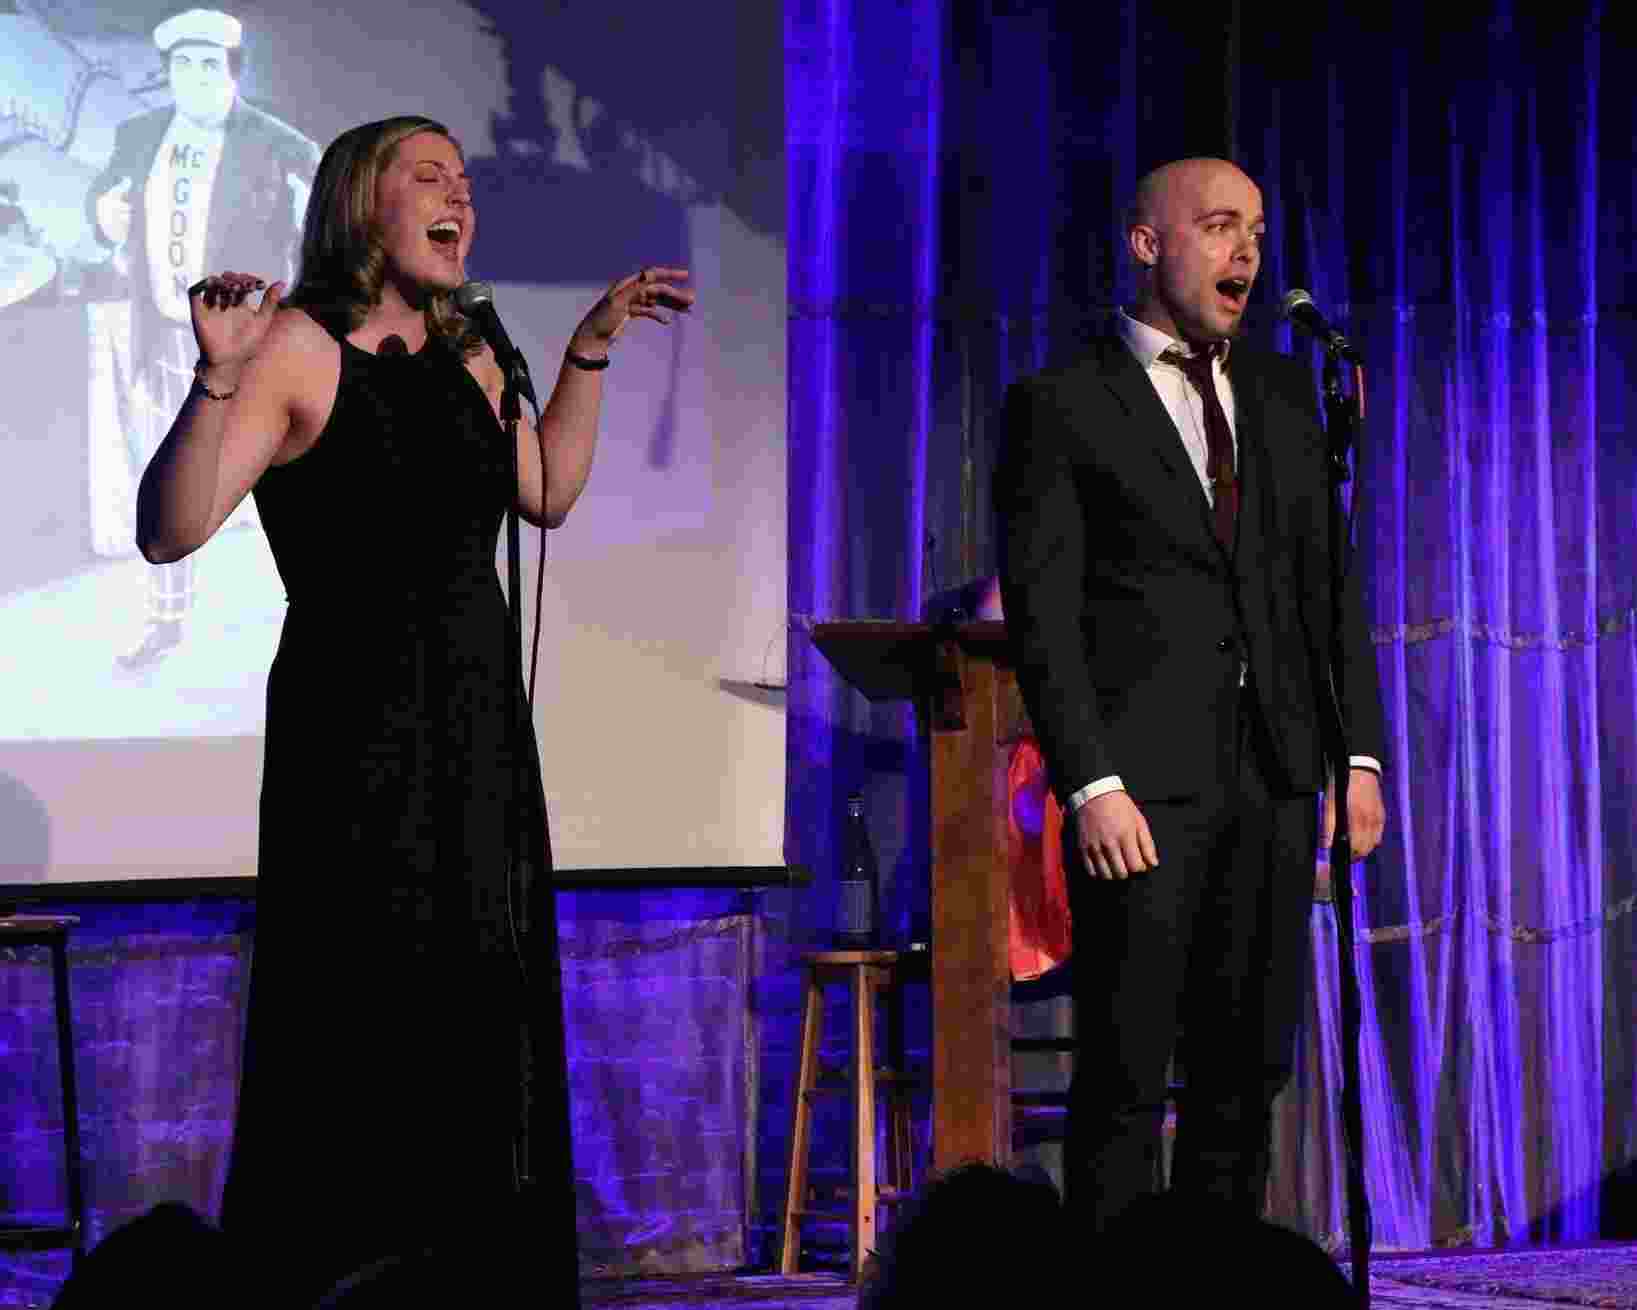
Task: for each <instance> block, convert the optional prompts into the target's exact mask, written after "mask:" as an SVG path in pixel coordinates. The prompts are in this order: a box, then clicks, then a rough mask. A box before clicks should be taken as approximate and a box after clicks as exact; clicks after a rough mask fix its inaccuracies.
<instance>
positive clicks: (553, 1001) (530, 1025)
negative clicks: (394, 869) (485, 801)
mask: <svg viewBox="0 0 1637 1310" xmlns="http://www.w3.org/2000/svg"><path fill="white" fill-rule="evenodd" d="M496 362H497V363H498V364H499V365H500V371H501V373H502V375H503V376H504V378H505V381H504V384H503V386H502V388H501V392H500V426H501V430H502V431H503V432H504V433H505V434H506V440H507V444H508V448H509V450H510V452H511V468H512V479H511V496H510V500H509V504H508V505H507V508H506V693H505V702H506V704H508V705H512V706H513V708H512V710H511V718H510V726H509V728H508V731H507V737H508V743H507V744H508V748H509V750H510V754H511V760H512V802H511V804H510V805H508V806H507V807H506V853H507V864H506V915H507V918H508V920H509V922H508V924H507V928H508V931H509V932H510V934H511V940H512V948H513V950H515V951H516V952H517V954H518V958H517V967H518V972H519V974H520V979H519V990H520V992H521V996H522V1005H523V1006H524V1009H525V1014H524V1021H523V1024H522V1033H521V1034H520V1040H521V1045H522V1049H521V1050H520V1051H519V1052H518V1066H519V1067H518V1077H519V1098H518V1099H519V1106H518V1111H519V1112H518V1120H517V1138H516V1141H517V1147H516V1155H515V1158H514V1170H513V1173H514V1178H515V1182H516V1185H517V1193H518V1198H517V1199H518V1204H519V1207H520V1213H519V1215H518V1217H517V1219H516V1220H515V1221H514V1222H516V1223H517V1225H518V1228H517V1230H516V1231H517V1232H518V1233H522V1232H524V1231H526V1230H525V1229H524V1228H523V1226H522V1225H523V1223H524V1220H525V1217H527V1218H528V1219H529V1220H530V1221H532V1219H533V1215H532V1213H531V1211H530V1208H529V1206H528V1205H527V1204H526V1202H527V1200H528V1199H529V1197H530V1194H531V1193H532V1194H533V1195H534V1196H540V1197H544V1198H545V1201H546V1204H545V1206H544V1208H543V1211H544V1213H543V1217H544V1218H545V1220H546V1222H547V1223H553V1222H555V1223H559V1224H560V1223H564V1222H565V1217H564V1214H563V1206H564V1204H566V1205H567V1213H568V1218H569V1219H572V1217H573V1214H574V1155H573V1136H572V1132H571V1129H570V1124H569V1114H568V1050H567V1044H566V1040H565V1034H564V1030H563V998H562V992H563V987H562V965H561V962H560V960H559V956H558V949H557V898H556V895H555V893H554V892H553V890H552V888H551V886H550V884H549V883H547V884H545V885H544V886H538V885H537V886H532V887H531V882H539V881H541V879H540V873H541V871H540V870H539V869H538V868H530V867H529V866H528V865H527V864H526V863H525V859H524V855H525V852H524V849H523V816H524V815H525V814H532V812H533V807H532V806H531V805H530V803H529V801H530V797H529V791H530V789H531V787H532V785H533V776H534V775H533V770H532V769H530V768H529V767H528V763H527V759H528V753H529V751H530V750H531V749H532V745H531V742H530V740H529V734H528V732H527V731H526V730H525V728H524V723H523V718H524V716H525V715H527V714H528V713H529V712H530V706H529V703H528V699H527V697H526V696H524V697H523V698H522V704H521V706H517V705H514V704H513V701H514V697H516V696H517V695H518V693H520V692H521V691H522V688H523V565H522V558H521V538H522V529H521V527H520V525H519V522H518V512H517V497H518V490H519V488H520V487H521V486H522V480H521V477H522V470H521V469H520V468H519V465H518V455H517V427H518V424H519V423H520V422H521V421H522V418H523V387H524V383H523V378H524V376H525V365H524V362H523V356H522V354H521V353H520V352H517V351H513V352H512V354H511V355H510V356H509V357H508V358H505V359H499V358H497V359H496ZM531 875H532V876H531ZM536 899H538V903H535V902H536ZM536 945H539V946H541V947H542V948H543V949H541V950H539V951H537V952H532V953H531V951H532V948H533V947H535V946H536ZM531 964H532V965H533V970H535V971H539V970H543V971H545V976H544V977H540V976H539V974H537V973H534V972H533V971H531V968H530V965H531ZM531 977H536V978H538V979H539V984H540V985H533V984H531V981H530V979H531ZM537 1002H538V1003H537ZM548 1006H555V1007H556V1012H555V1014H552V1015H550V1016H549V1019H548V1021H547V1022H546V1024H545V1031H546V1032H548V1033H550V1034H551V1037H550V1040H548V1041H547V1042H545V1043H541V1042H540V1041H539V1036H540V1026H539V1025H537V1024H536V1023H535V1022H534V1020H535V1019H536V1018H537V1017H540V1015H542V1014H544V1012H545V1010H546V1008H547V1007H548ZM547 1064H549V1068H547V1070H546V1076H548V1077H553V1078H556V1079H557V1081H558V1085H559V1086H560V1087H561V1088H562V1093H563V1094H562V1097H561V1098H560V1099H561V1113H560V1115H559V1120H560V1122H558V1123H557V1124H554V1125H541V1124H537V1123H536V1122H535V1119H536V1110H535V1099H536V1098H535V1095H534V1084H535V1080H536V1078H537V1077H538V1076H539V1070H540V1067H541V1066H542V1065H547ZM537 1134H538V1136H539V1137H540V1138H542V1139H543V1140H541V1141H540V1142H538V1143H537V1142H536V1141H535V1137H536V1135H537ZM537 1145H538V1146H541V1147H543V1148H544V1149H545V1155H546V1158H545V1159H543V1160H542V1161H541V1163H542V1164H544V1165H545V1166H546V1169H547V1170H548V1175H549V1176H547V1177H546V1178H544V1179H543V1180H542V1178H541V1177H540V1176H539V1175H538V1174H537V1173H536V1171H535V1159H534V1154H535V1152H534V1148H535V1147H536V1146H537ZM553 1148H555V1149H553ZM553 1157H555V1158H553ZM542 1181H543V1182H544V1187H542ZM553 1196H555V1197H556V1198H557V1199H556V1201H552V1200H551V1198H552V1197H553ZM531 1226H532V1223H531ZM579 1243H580V1239H579V1225H578V1224H577V1223H576V1224H575V1225H574V1226H573V1228H571V1229H570V1230H569V1238H568V1243H567V1249H566V1250H565V1252H564V1261H565V1263H566V1265H567V1274H566V1280H565V1281H566V1282H567V1286H566V1287H560V1288H559V1289H558V1293H557V1296H556V1297H555V1298H550V1299H553V1302H554V1303H556V1304H561V1305H563V1306H564V1307H566V1310H580V1277H579Z"/></svg>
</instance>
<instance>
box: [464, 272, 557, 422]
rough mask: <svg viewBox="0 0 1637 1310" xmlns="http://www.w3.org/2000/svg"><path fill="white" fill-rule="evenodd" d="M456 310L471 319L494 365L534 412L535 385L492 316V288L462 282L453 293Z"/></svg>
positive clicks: (493, 305) (496, 320)
mask: <svg viewBox="0 0 1637 1310" xmlns="http://www.w3.org/2000/svg"><path fill="white" fill-rule="evenodd" d="M455 308H457V309H458V310H460V312H461V313H462V314H464V315H466V317H467V318H469V319H471V320H472V322H473V323H474V324H476V326H477V330H478V331H479V332H480V333H481V334H482V336H483V339H484V340H485V341H487V342H488V343H489V349H490V350H492V351H494V353H495V362H496V363H498V364H499V365H500V367H501V368H502V369H503V370H504V371H505V372H506V373H507V374H508V375H509V376H510V377H511V379H512V383H513V385H514V386H516V388H517V390H518V393H519V394H520V395H522V396H523V397H524V398H525V399H526V400H527V401H528V402H529V404H530V405H533V406H534V408H535V409H537V410H538V409H539V408H540V403H539V402H538V401H537V400H535V398H534V383H533V381H532V380H530V378H529V366H528V362H527V361H526V360H525V359H524V358H523V352H522V351H521V350H519V349H518V348H517V347H516V346H514V345H512V339H511V338H510V337H509V336H507V335H506V329H505V328H504V327H503V326H502V325H501V322H500V315H499V314H497V313H495V289H494V288H493V287H492V286H490V285H489V284H488V283H487V282H462V283H461V284H460V286H459V287H458V288H456V290H455Z"/></svg>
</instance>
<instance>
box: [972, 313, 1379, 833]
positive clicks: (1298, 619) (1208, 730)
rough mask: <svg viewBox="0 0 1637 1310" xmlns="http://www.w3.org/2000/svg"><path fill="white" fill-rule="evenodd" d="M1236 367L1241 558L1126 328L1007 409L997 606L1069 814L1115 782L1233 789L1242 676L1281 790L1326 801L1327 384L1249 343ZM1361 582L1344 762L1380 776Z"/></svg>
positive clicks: (1348, 665) (1036, 381) (1013, 392)
mask: <svg viewBox="0 0 1637 1310" xmlns="http://www.w3.org/2000/svg"><path fill="white" fill-rule="evenodd" d="M1227 367H1228V376H1229V378H1230V380H1231V383H1232V386H1233V394H1234V411H1235V430H1236V435H1237V439H1238V447H1239V458H1238V466H1239V476H1240V509H1239V519H1238V525H1237V529H1236V540H1235V549H1234V552H1233V555H1232V557H1231V558H1230V557H1229V554H1228V553H1227V552H1226V551H1225V550H1223V548H1222V547H1221V546H1220V545H1219V544H1218V542H1217V540H1216V537H1215V535H1214V534H1213V531H1212V527H1211V519H1210V512H1209V506H1208V503H1207V501H1206V498H1205V493H1204V491H1203V489H1202V488H1201V486H1200V482H1199V478H1198V475H1197V474H1196V473H1195V471H1194V467H1193V465H1192V463H1191V462H1190V460H1189V458H1188V453H1187V451H1186V449H1185V448H1184V446H1183V444H1182V438H1181V437H1180V435H1179V434H1178V432H1177V428H1176V425H1175V423H1173V422H1172V420H1171V417H1170V415H1169V414H1168V413H1167V412H1166V409H1165V407H1164V405H1163V404H1162V403H1161V401H1160V399H1159V396H1158V395H1157V394H1156V392H1155V390H1154V386H1153V383H1152V382H1151V381H1150V380H1149V378H1148V375H1147V373H1146V372H1145V371H1144V369H1143V367H1142V366H1141V365H1140V364H1139V363H1138V362H1137V360H1136V358H1135V356H1133V354H1132V353H1131V350H1130V348H1129V347H1128V346H1127V345H1126V344H1125V343H1124V341H1123V340H1121V338H1120V337H1119V336H1118V335H1117V334H1116V333H1115V331H1114V330H1113V328H1112V327H1110V328H1109V329H1108V330H1107V331H1106V333H1105V334H1104V335H1103V336H1101V337H1099V338H1098V339H1097V340H1096V341H1095V342H1094V344H1093V347H1092V349H1091V351H1090V352H1089V353H1088V354H1087V355H1086V356H1085V357H1083V358H1082V359H1081V360H1079V361H1078V362H1077V363H1075V364H1073V365H1071V366H1069V367H1067V368H1064V369H1061V370H1059V371H1056V372H1049V373H1044V374H1040V375H1038V376H1035V377H1032V378H1028V379H1024V380H1022V381H1019V382H1017V383H1015V384H1014V385H1013V386H1012V387H1011V388H1010V389H1009V391H1008V393H1007V397H1006V406H1005V412H1004V432H1003V443H1004V444H1003V449H1002V452H1001V458H1000V461H999V464H998V467H997V471H996V477H995V506H996V510H997V514H998V516H999V521H1000V528H1001V534H1000V550H1001V589H1002V599H1003V603H1004V605H1005V613H1006V625H1007V629H1008V632H1009V634H1010V637H1011V641H1012V646H1013V651H1014V655H1015V658H1016V661H1017V676H1018V683H1019V686H1020V689H1021V690H1022V692H1023V697H1024V703H1025V704H1026V706H1027V707H1028V710H1029V714H1030V716H1031V718H1032V720H1033V724H1034V729H1035V733H1036V735H1037V736H1038V738H1039V740H1040V743H1041V748H1042V750H1043V751H1044V753H1045V757H1046V765H1047V770H1048V773H1049V775H1050V777H1051V780H1052V785H1053V787H1054V789H1055V790H1056V791H1057V794H1058V797H1059V799H1060V800H1062V801H1063V802H1064V803H1065V804H1066V803H1067V801H1068V797H1069V795H1070V794H1072V793H1073V792H1074V791H1076V790H1077V789H1079V788H1080V787H1083V786H1085V785H1086V784H1087V783H1089V782H1093V781H1095V780H1097V779H1099V778H1104V777H1107V776H1109V775H1111V774H1118V775H1119V777H1120V778H1121V780H1122V781H1123V782H1124V784H1125V787H1126V790H1127V791H1128V792H1129V793H1130V794H1131V795H1132V797H1133V798H1134V799H1136V800H1138V801H1139V802H1141V801H1143V800H1157V799H1172V798H1176V799H1181V798H1186V797H1190V796H1196V795H1199V794H1200V793H1202V792H1203V791H1205V790H1206V789H1207V788H1208V787H1210V786H1211V785H1212V784H1213V783H1219V782H1221V781H1223V780H1222V779H1221V778H1220V777H1219V776H1217V775H1219V773H1220V770H1221V767H1222V763H1221V762H1222V760H1223V759H1224V758H1227V756H1226V755H1225V753H1224V751H1223V742H1222V735H1223V732H1224V731H1225V728H1224V723H1225V720H1224V715H1223V713H1222V706H1223V705H1224V703H1228V704H1232V703H1233V701H1234V688H1235V687H1236V686H1237V685H1238V682H1239V671H1240V668H1241V665H1242V664H1244V665H1248V668H1249V671H1250V681H1249V685H1250V686H1251V688H1253V689H1254V691H1255V693H1256V695H1257V696H1258V698H1259V700H1260V702H1261V704H1262V707H1263V709H1264V711H1265V715H1266V721H1267V725H1268V728H1269V730H1270V733H1271V737H1272V743H1273V748H1274V751H1275V753H1276V755H1277V763H1278V765H1279V767H1280V768H1281V769H1282V771H1283V775H1284V776H1283V778H1282V779H1281V778H1275V779H1273V780H1272V781H1273V783H1274V785H1275V786H1279V785H1281V784H1282V785H1283V786H1285V787H1287V788H1288V789H1289V790H1290V791H1291V792H1293V793H1300V792H1305V791H1316V790H1318V789H1319V788H1320V787H1321V786H1322V785H1323V779H1324V777H1325V765H1324V753H1323V731H1322V727H1321V724H1322V718H1321V702H1320V696H1321V694H1326V695H1327V694H1328V693H1327V692H1325V691H1324V689H1325V687H1326V683H1327V670H1328V668H1329V664H1330V661H1329V650H1330V629H1331V613H1332V607H1331V604H1330V572H1329V566H1328V558H1329V545H1328V540H1329V526H1328V494H1329V493H1328V486H1327V482H1326V470H1325V443H1324V434H1323V429H1322V427H1321V426H1320V423H1319V419H1318V414H1317V409H1316V406H1315V396H1314V390H1313V385H1312V375H1311V373H1310V371H1309V370H1308V369H1307V368H1306V366H1304V365H1303V364H1302V363H1300V362H1299V361H1297V360H1295V359H1292V358H1289V357H1287V356H1284V355H1278V354H1273V353H1270V352H1267V351H1259V350H1256V349H1254V348H1253V347H1251V346H1248V345H1246V344H1245V343H1243V342H1236V343H1235V344H1234V346H1233V348H1232V350H1231V352H1230V354H1229V357H1228V361H1227ZM1357 576H1358V571H1357V569H1356V568H1355V569H1354V570H1353V572H1352V574H1351V577H1350V580H1349V585H1348V586H1347V587H1346V590H1345V595H1344V604H1343V620H1342V631H1343V636H1344V641H1343V643H1342V650H1343V667H1342V672H1343V678H1342V683H1343V687H1344V693H1343V694H1344V698H1345V702H1346V704H1345V714H1346V721H1347V727H1348V736H1349V743H1348V749H1349V753H1350V754H1352V755H1370V756H1374V757H1375V758H1376V759H1378V760H1385V758H1386V756H1385V740H1384V730H1383V725H1382V714H1381V699H1380V691H1379V687H1378V683H1377V678H1376V668H1375V660H1374V657H1373V654H1372V651H1371V648H1370V643H1369V635H1368V632H1367V630H1366V628H1365V625H1364V616H1363V608H1362V604H1361V602H1360V598H1359V590H1358V584H1357ZM1228 722H1230V723H1231V722H1232V719H1231V716H1230V718H1229V719H1228ZM1226 730H1227V731H1232V730H1233V729H1232V728H1231V727H1229V728H1227V729H1226Z"/></svg>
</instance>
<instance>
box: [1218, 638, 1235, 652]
mask: <svg viewBox="0 0 1637 1310" xmlns="http://www.w3.org/2000/svg"><path fill="white" fill-rule="evenodd" d="M1216 648H1217V649H1218V650H1219V651H1221V652H1222V653H1223V654H1224V655H1226V654H1227V653H1228V652H1229V651H1230V650H1232V649H1233V638H1232V637H1224V638H1222V640H1221V641H1219V642H1217V643H1216Z"/></svg>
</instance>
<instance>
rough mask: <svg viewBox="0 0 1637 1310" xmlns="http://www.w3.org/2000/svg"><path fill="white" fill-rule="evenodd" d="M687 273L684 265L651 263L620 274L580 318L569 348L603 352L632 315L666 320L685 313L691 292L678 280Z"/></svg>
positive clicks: (592, 353)
mask: <svg viewBox="0 0 1637 1310" xmlns="http://www.w3.org/2000/svg"><path fill="white" fill-rule="evenodd" d="M687 277H688V270H687V269H685V268H663V267H653V268H644V269H639V270H638V271H637V272H635V273H631V274H628V275H627V276H625V277H622V278H620V279H619V280H618V281H617V282H615V283H614V284H613V285H612V286H611V287H609V288H608V290H607V291H606V292H605V293H604V294H603V298H602V299H601V300H599V301H598V302H597V303H596V304H595V305H593V306H592V307H591V312H590V313H589V314H587V315H586V316H585V318H584V319H582V320H581V322H580V326H579V327H578V328H576V329H575V331H574V340H573V341H572V342H571V343H570V345H569V349H571V350H573V351H574V352H575V353H576V354H581V355H590V356H600V355H605V354H607V353H608V347H609V346H611V345H612V344H613V343H614V342H615V341H616V340H618V339H619V335H620V333H621V332H623V331H625V325H626V324H627V323H629V322H630V321H631V320H632V319H634V318H651V319H653V320H654V321H655V322H658V323H669V322H670V321H671V319H672V317H673V316H674V315H676V314H686V313H687V312H688V311H689V310H690V309H692V308H693V302H694V293H693V292H692V291H690V290H688V289H687V288H686V287H683V286H680V285H678V284H679V283H681V282H684V281H686V280H687Z"/></svg>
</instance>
